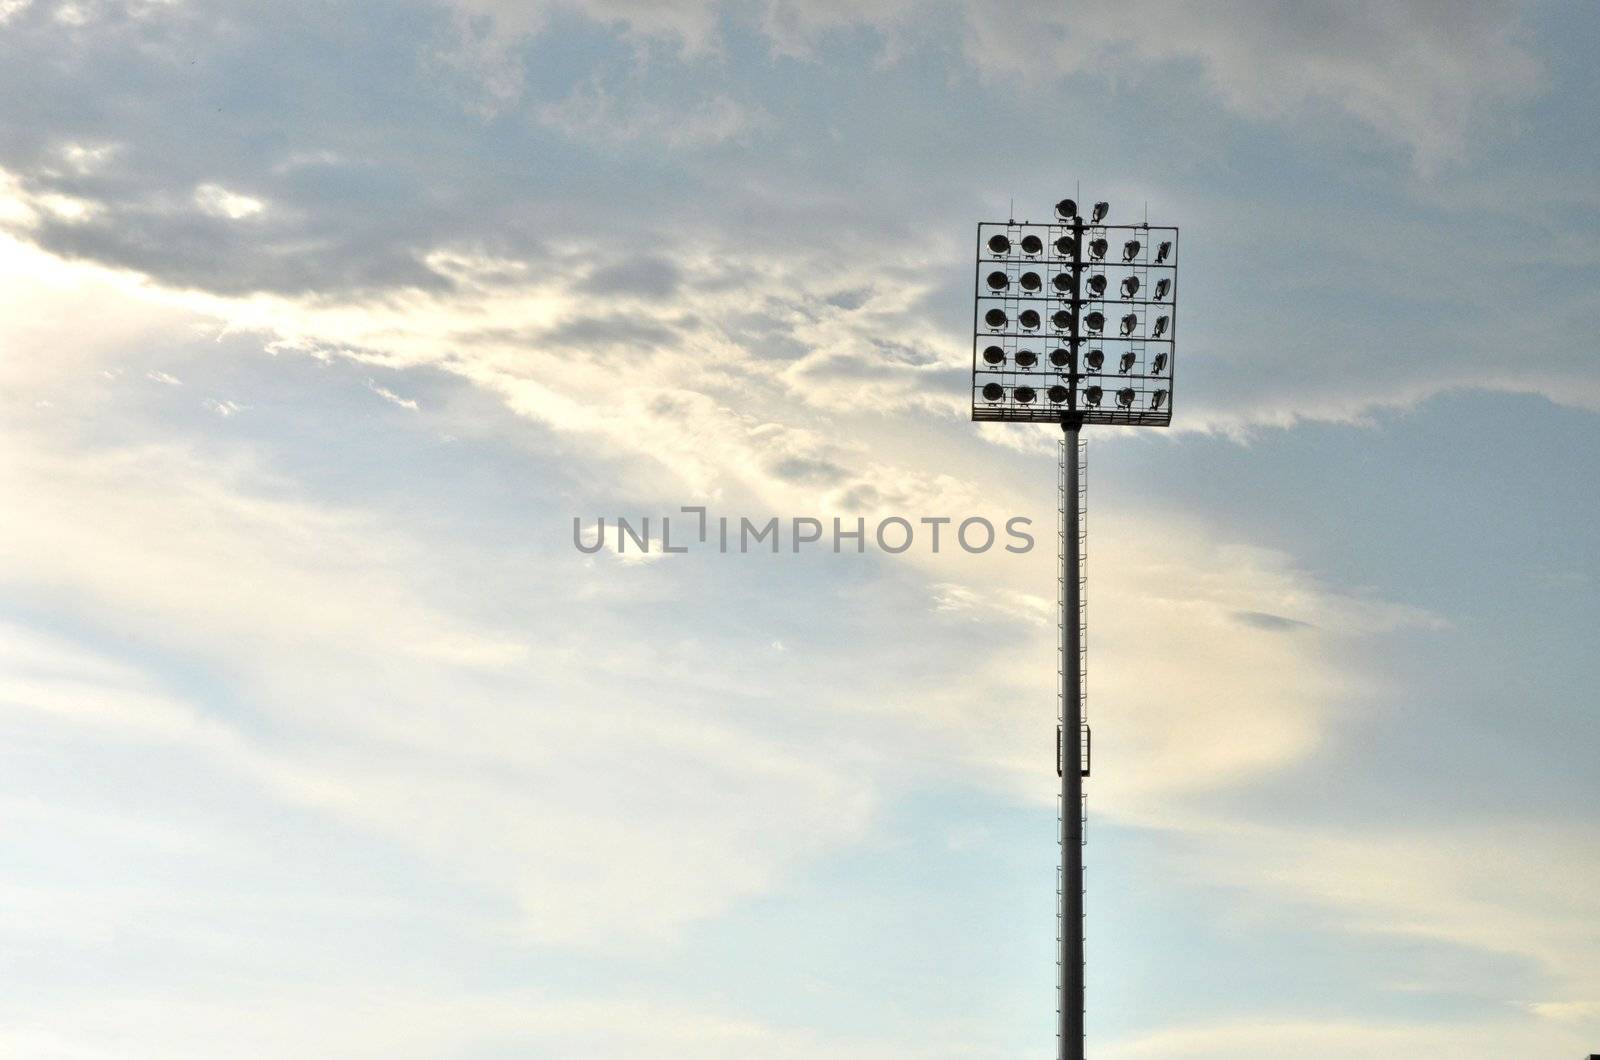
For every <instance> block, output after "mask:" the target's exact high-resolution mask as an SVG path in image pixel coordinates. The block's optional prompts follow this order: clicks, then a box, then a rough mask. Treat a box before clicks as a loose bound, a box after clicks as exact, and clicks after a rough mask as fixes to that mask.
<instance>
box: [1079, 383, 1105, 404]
mask: <svg viewBox="0 0 1600 1060" xmlns="http://www.w3.org/2000/svg"><path fill="white" fill-rule="evenodd" d="M1104 393H1105V391H1104V390H1101V389H1100V388H1099V387H1097V386H1091V387H1087V388H1085V389H1084V391H1083V400H1085V401H1087V402H1088V403H1089V404H1091V405H1098V404H1100V396H1101V395H1102V394H1104Z"/></svg>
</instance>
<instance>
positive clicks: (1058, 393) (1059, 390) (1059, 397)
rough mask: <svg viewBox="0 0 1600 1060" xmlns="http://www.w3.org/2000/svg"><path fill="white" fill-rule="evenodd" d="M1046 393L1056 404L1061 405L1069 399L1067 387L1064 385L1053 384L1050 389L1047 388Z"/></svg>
mask: <svg viewBox="0 0 1600 1060" xmlns="http://www.w3.org/2000/svg"><path fill="white" fill-rule="evenodd" d="M1045 394H1046V395H1048V396H1049V398H1050V401H1051V402H1052V403H1053V404H1056V405H1059V404H1061V403H1062V402H1063V401H1065V400H1067V388H1066V387H1064V386H1053V387H1051V388H1050V389H1049V390H1046V391H1045Z"/></svg>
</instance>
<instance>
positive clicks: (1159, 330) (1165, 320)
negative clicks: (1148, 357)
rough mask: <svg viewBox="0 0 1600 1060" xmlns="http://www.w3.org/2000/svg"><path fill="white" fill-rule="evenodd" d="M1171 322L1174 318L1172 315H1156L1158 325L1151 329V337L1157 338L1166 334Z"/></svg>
mask: <svg viewBox="0 0 1600 1060" xmlns="http://www.w3.org/2000/svg"><path fill="white" fill-rule="evenodd" d="M1170 323H1172V318H1171V317H1167V316H1159V317H1156V326H1155V328H1154V329H1152V330H1151V332H1150V337H1151V338H1155V339H1159V338H1160V337H1161V336H1162V335H1165V334H1166V332H1167V325H1168V324H1170Z"/></svg>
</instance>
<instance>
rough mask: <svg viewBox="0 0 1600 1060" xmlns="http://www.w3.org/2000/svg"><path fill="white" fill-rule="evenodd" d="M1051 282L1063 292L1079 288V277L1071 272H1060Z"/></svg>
mask: <svg viewBox="0 0 1600 1060" xmlns="http://www.w3.org/2000/svg"><path fill="white" fill-rule="evenodd" d="M1050 282H1051V284H1052V285H1054V287H1055V289H1056V290H1058V291H1060V292H1061V293H1062V294H1066V293H1067V292H1069V291H1075V290H1077V289H1078V278H1077V277H1076V276H1074V275H1073V274H1072V273H1070V272H1058V273H1056V278H1055V279H1053V280H1051V281H1050Z"/></svg>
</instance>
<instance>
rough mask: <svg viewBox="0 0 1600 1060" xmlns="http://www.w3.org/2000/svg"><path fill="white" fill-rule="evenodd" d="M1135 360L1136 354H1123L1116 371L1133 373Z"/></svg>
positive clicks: (1124, 373)
mask: <svg viewBox="0 0 1600 1060" xmlns="http://www.w3.org/2000/svg"><path fill="white" fill-rule="evenodd" d="M1017 359H1018V360H1019V361H1020V360H1021V359H1022V358H1021V357H1020V356H1019V357H1018V358H1017ZM1135 360H1137V355H1136V354H1134V353H1131V352H1130V353H1125V354H1123V355H1122V359H1121V360H1120V361H1118V362H1117V371H1119V372H1121V373H1122V374H1123V375H1127V374H1128V373H1129V372H1131V371H1133V362H1134V361H1135Z"/></svg>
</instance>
